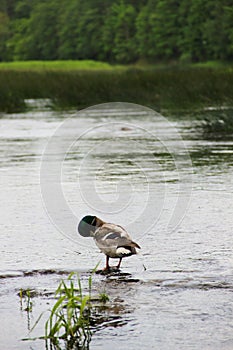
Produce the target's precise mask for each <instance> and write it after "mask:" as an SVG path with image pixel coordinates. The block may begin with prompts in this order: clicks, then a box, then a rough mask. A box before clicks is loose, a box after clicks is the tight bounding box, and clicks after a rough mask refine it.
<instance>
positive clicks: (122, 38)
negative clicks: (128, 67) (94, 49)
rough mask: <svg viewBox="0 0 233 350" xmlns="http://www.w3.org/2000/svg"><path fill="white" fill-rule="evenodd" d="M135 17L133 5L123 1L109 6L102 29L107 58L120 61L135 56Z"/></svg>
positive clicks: (126, 61)
mask: <svg viewBox="0 0 233 350" xmlns="http://www.w3.org/2000/svg"><path fill="white" fill-rule="evenodd" d="M136 17H137V13H136V10H135V9H134V7H133V6H132V5H130V4H126V3H125V2H124V1H120V2H119V3H115V4H113V5H112V6H111V8H110V11H109V12H108V16H107V19H106V21H105V25H104V29H103V48H104V51H105V54H106V56H107V57H108V58H110V59H112V60H115V61H117V62H120V63H129V62H132V61H134V60H135V59H136V58H137V50H136V42H135V32H136Z"/></svg>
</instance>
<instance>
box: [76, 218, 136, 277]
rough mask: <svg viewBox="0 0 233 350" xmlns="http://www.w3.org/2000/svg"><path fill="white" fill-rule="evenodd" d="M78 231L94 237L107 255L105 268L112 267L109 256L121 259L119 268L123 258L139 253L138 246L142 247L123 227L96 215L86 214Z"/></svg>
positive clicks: (82, 234)
mask: <svg viewBox="0 0 233 350" xmlns="http://www.w3.org/2000/svg"><path fill="white" fill-rule="evenodd" d="M78 232H79V233H80V235H81V236H83V237H93V238H94V240H95V243H96V245H97V246H98V247H99V249H100V250H101V252H102V253H104V254H105V255H106V268H105V270H109V269H110V266H109V258H118V259H120V260H119V263H118V265H117V266H116V268H117V269H119V268H120V265H121V261H122V258H126V257H127V256H131V255H134V254H137V251H136V248H138V249H141V248H140V246H139V245H138V244H137V243H135V242H134V241H133V240H132V239H131V237H130V235H129V234H128V232H127V231H126V230H125V229H124V228H123V227H121V226H119V225H115V224H110V223H107V222H104V221H102V220H101V219H99V218H97V217H96V216H92V215H87V216H84V217H83V218H82V220H81V221H80V223H79V225H78Z"/></svg>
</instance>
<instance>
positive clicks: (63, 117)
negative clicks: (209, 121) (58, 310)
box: [0, 100, 233, 350]
mask: <svg viewBox="0 0 233 350" xmlns="http://www.w3.org/2000/svg"><path fill="white" fill-rule="evenodd" d="M28 105H29V106H30V109H29V110H28V111H27V112H25V113H20V114H2V115H1V118H0V125H1V128H0V152H1V153H0V160H1V163H0V164H1V180H0V191H1V201H0V208H1V209H0V212H1V218H0V225H1V235H0V310H1V328H0V345H1V349H19V350H20V349H22V350H23V349H28V350H29V349H34V350H39V349H40V350H41V349H43V348H45V344H44V340H41V339H38V338H37V337H39V336H43V335H44V320H46V317H47V316H48V311H47V310H49V308H51V305H52V304H53V302H54V299H53V298H52V293H53V292H54V291H55V289H56V287H57V285H58V283H59V281H60V280H61V278H64V279H66V278H67V276H68V274H69V273H70V272H71V271H77V272H78V273H79V276H80V278H81V281H82V282H83V283H84V285H85V283H86V282H87V279H88V276H89V273H90V270H91V269H93V268H94V267H95V266H96V264H97V263H98V262H99V267H102V266H104V263H105V257H104V255H103V254H101V253H100V252H99V250H98V248H97V247H96V246H95V244H94V242H93V241H92V239H91V238H83V237H81V236H79V235H78V233H77V224H78V222H79V220H80V219H81V218H82V217H83V216H84V215H87V214H94V215H97V216H99V217H100V218H102V219H103V220H105V221H107V222H113V223H117V224H120V225H122V226H124V227H125V228H126V229H127V230H128V231H129V232H130V234H131V236H132V237H133V239H134V240H135V241H136V242H137V243H138V244H139V245H140V246H141V250H140V252H139V254H137V255H136V256H132V257H129V258H127V259H123V262H122V267H121V273H120V274H113V275H109V276H108V275H107V276H103V275H99V274H96V275H94V276H93V289H94V291H95V292H103V291H105V292H106V293H107V294H108V296H109V298H110V305H111V311H110V313H111V319H110V320H109V321H108V322H107V321H106V322H105V323H103V324H102V326H101V327H99V328H98V329H96V332H94V334H93V336H92V339H91V343H90V349H101V350H102V349H104V350H105V349H106V350H107V349H110V348H111V349H112V350H113V349H121V350H122V349H123V350H124V349H147V348H150V349H160V350H163V349H164V350H169V349H172V350H183V349H193V350H199V349H205V350H206V349H211V350H214V349H216V350H219V349H224V350H225V349H232V348H233V336H232V334H233V255H232V253H233V243H232V242H233V240H232V232H233V215H232V212H233V211H232V209H233V203H232V198H233V186H232V185H233V184H232V181H233V141H232V139H229V138H228V139H224V138H219V139H213V140H211V139H205V138H204V136H203V134H202V133H201V132H200V130H199V129H198V128H197V127H196V124H197V122H196V121H194V120H192V119H189V118H188V117H187V118H184V117H183V118H172V116H171V117H167V118H165V117H163V116H161V115H160V114H159V113H156V112H154V111H152V110H150V109H148V108H145V107H142V106H137V105H133V104H126V103H113V104H104V105H99V106H94V107H91V108H89V109H86V110H84V111H80V112H77V111H53V110H51V109H50V107H49V106H48V105H47V104H46V103H45V101H33V100H30V101H28ZM187 115H188V113H187ZM114 263H115V264H116V261H114V260H111V264H114ZM21 289H22V290H31V302H32V310H31V311H30V312H27V311H25V308H24V305H22V303H24V302H25V301H24V300H23V301H22V300H20V297H19V292H20V290H21ZM42 312H44V313H45V314H44V315H43V317H42V318H41V320H40V321H39V322H38V324H37V326H36V327H35V329H33V331H32V332H31V333H29V329H31V327H32V326H33V324H34V323H35V321H36V320H37V318H38V317H39V315H40V314H41V313H42ZM46 312H47V314H46ZM24 338H34V340H24V341H23V340H22V339H24Z"/></svg>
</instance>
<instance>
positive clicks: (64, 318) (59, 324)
mask: <svg viewBox="0 0 233 350" xmlns="http://www.w3.org/2000/svg"><path fill="white" fill-rule="evenodd" d="M95 271H96V269H94V270H93V272H92V273H91V275H90V276H89V278H88V287H87V291H86V292H85V293H84V290H83V287H82V283H81V280H80V277H79V276H78V274H77V273H74V272H72V273H71V274H70V275H69V276H68V279H67V281H64V280H61V282H60V283H59V285H58V287H57V289H56V291H55V293H54V299H55V303H54V305H53V306H52V308H51V310H50V311H49V312H50V314H49V317H48V319H47V321H46V323H45V335H44V336H42V337H39V339H45V341H46V348H54V347H55V348H56V349H60V346H63V345H64V346H65V348H66V349H74V348H75V349H86V348H88V344H89V343H90V341H91V336H92V331H93V329H94V328H95V325H98V324H99V322H100V321H99V319H100V318H101V317H103V315H102V313H101V311H102V310H104V305H105V304H106V302H107V301H108V300H109V297H108V296H107V294H106V293H105V292H102V293H100V294H99V295H96V296H93V295H92V275H93V273H94V272H95ZM19 296H20V300H21V303H22V302H23V300H24V298H28V303H27V304H28V305H29V306H30V305H31V304H30V303H31V299H30V294H28V292H27V291H25V292H24V291H22V290H21V291H20V293H19ZM43 315H44V313H42V314H41V315H40V316H39V318H38V319H37V321H36V322H35V324H34V326H33V327H32V328H31V329H30V332H32V331H33V329H34V328H35V327H36V326H37V325H38V323H39V321H40V320H41V318H42V316H43ZM37 339H38V338H37ZM23 340H31V338H27V339H23Z"/></svg>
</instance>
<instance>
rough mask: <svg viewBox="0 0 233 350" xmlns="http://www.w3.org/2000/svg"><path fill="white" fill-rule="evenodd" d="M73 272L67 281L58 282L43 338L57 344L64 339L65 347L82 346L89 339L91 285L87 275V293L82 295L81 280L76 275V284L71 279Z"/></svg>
mask: <svg viewBox="0 0 233 350" xmlns="http://www.w3.org/2000/svg"><path fill="white" fill-rule="evenodd" d="M73 276H74V273H71V274H70V276H69V278H68V283H65V282H64V281H63V280H62V281H61V282H60V284H59V286H58V288H57V290H56V292H55V297H57V300H56V302H55V304H54V306H53V308H52V309H51V312H50V316H49V318H48V320H47V322H46V324H45V339H47V340H48V339H49V340H50V341H51V343H53V344H58V343H59V340H61V339H62V340H64V341H65V342H66V343H67V347H73V346H74V345H76V346H77V347H78V346H81V345H82V346H84V345H85V344H89V342H90V340H91V330H90V316H91V307H92V304H91V285H92V279H91V278H92V277H91V276H90V277H89V293H88V295H83V291H82V286H81V281H80V279H79V277H78V276H76V277H77V284H76V285H75V283H74V281H73Z"/></svg>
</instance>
